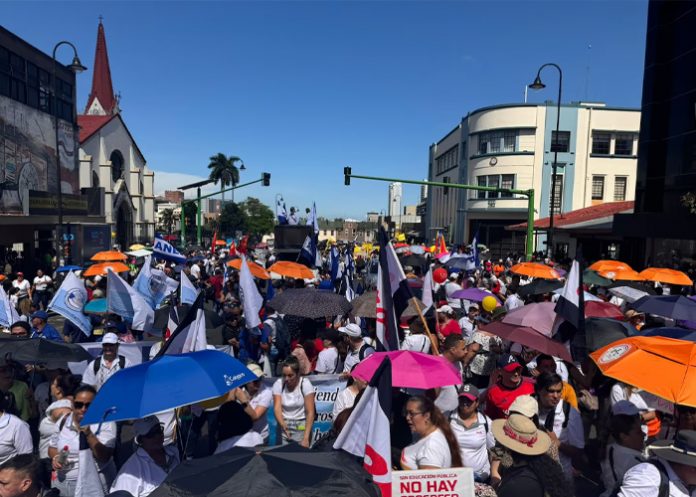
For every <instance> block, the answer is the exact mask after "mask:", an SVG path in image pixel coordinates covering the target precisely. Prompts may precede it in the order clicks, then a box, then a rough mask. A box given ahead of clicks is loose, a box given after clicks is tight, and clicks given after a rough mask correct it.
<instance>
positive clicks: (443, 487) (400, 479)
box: [392, 468, 474, 497]
mask: <svg viewBox="0 0 696 497" xmlns="http://www.w3.org/2000/svg"><path fill="white" fill-rule="evenodd" d="M392 497H474V471H473V469H471V468H450V469H420V470H418V471H393V472H392Z"/></svg>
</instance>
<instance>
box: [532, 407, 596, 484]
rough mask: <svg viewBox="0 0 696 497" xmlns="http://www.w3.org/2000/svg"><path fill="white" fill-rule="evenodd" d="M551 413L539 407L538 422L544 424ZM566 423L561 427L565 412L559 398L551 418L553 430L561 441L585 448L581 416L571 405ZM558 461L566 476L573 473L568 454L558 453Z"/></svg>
mask: <svg viewBox="0 0 696 497" xmlns="http://www.w3.org/2000/svg"><path fill="white" fill-rule="evenodd" d="M550 413H551V411H542V410H541V408H540V409H539V424H540V425H542V426H544V423H545V422H546V417H547V416H548V415H549V414H550ZM568 417H569V418H570V419H569V420H568V424H567V425H566V427H565V428H563V423H564V422H565V412H564V410H563V401H562V400H561V401H560V402H559V403H558V405H557V406H556V414H555V415H554V418H553V432H554V433H555V434H556V436H557V437H558V440H559V441H560V442H561V443H565V444H568V445H572V446H573V447H576V448H578V449H584V448H585V430H584V428H583V426H582V418H581V417H580V413H579V412H578V410H577V409H575V408H574V407H572V406H571V408H570V410H569V411H568ZM558 459H559V462H560V463H561V466H562V467H563V471H564V472H565V474H566V476H569V477H570V476H572V474H573V464H572V460H571V458H570V457H569V456H567V455H565V454H563V453H560V454H559V455H558Z"/></svg>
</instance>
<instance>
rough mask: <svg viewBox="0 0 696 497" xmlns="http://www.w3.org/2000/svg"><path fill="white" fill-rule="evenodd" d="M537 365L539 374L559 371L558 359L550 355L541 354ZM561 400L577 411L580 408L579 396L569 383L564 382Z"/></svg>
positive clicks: (537, 359)
mask: <svg viewBox="0 0 696 497" xmlns="http://www.w3.org/2000/svg"><path fill="white" fill-rule="evenodd" d="M536 364H537V366H536V369H537V371H538V372H539V373H543V372H547V373H556V372H557V369H558V368H557V362H556V359H554V358H553V357H552V356H550V355H548V354H539V355H538V356H537V358H536ZM559 376H560V375H559ZM561 400H563V402H567V403H568V404H570V405H571V406H573V407H574V408H575V409H577V408H578V396H577V394H576V393H575V389H574V388H573V387H572V386H571V385H570V383H568V382H567V381H564V382H563V390H562V391H561Z"/></svg>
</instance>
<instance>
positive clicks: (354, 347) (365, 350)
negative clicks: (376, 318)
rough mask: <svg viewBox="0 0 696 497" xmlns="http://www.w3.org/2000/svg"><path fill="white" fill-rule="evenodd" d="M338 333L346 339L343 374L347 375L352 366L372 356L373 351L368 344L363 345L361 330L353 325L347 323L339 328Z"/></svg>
mask: <svg viewBox="0 0 696 497" xmlns="http://www.w3.org/2000/svg"><path fill="white" fill-rule="evenodd" d="M338 331H339V332H340V333H343V334H344V335H345V336H346V337H347V338H348V355H347V356H346V361H345V363H344V364H343V374H348V373H350V371H351V370H352V369H353V366H355V365H357V364H359V363H360V361H362V360H363V359H365V358H366V357H368V356H371V355H372V354H374V353H375V349H374V348H372V346H370V345H369V344H368V343H365V340H363V338H362V330H361V329H360V326H358V325H357V324H355V323H348V324H347V325H345V326H342V327H340V328H339V329H338Z"/></svg>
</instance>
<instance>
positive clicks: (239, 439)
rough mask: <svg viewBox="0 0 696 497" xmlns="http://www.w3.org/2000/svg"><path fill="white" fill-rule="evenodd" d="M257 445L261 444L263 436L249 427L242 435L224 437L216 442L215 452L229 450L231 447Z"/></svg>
mask: <svg viewBox="0 0 696 497" xmlns="http://www.w3.org/2000/svg"><path fill="white" fill-rule="evenodd" d="M258 445H263V438H262V437H261V435H259V434H258V433H257V432H256V431H254V430H253V429H251V430H249V431H248V432H246V433H245V434H243V435H237V436H236V437H230V438H226V439H224V440H223V441H222V442H220V443H219V444H218V446H217V449H215V454H219V453H220V452H225V451H226V450H230V449H231V448H232V447H256V446H258Z"/></svg>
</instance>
